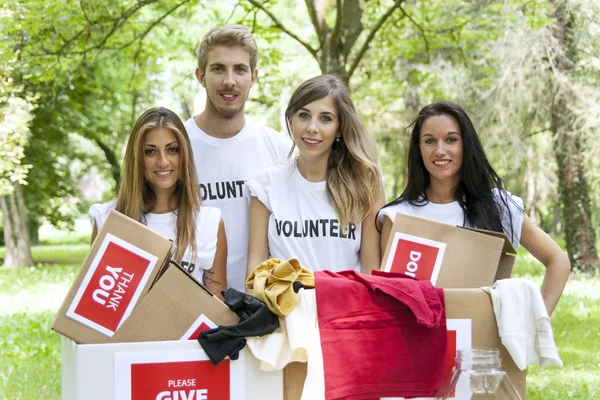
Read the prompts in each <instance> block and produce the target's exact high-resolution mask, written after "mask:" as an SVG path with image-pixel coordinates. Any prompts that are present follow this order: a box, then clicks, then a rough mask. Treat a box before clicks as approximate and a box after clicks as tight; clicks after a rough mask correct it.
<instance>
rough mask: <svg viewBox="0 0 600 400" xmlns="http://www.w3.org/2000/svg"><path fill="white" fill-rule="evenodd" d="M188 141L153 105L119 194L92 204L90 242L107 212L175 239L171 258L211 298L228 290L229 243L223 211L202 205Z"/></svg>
mask: <svg viewBox="0 0 600 400" xmlns="http://www.w3.org/2000/svg"><path fill="white" fill-rule="evenodd" d="M200 202H201V199H200V194H199V190H198V180H197V177H196V168H195V166H194V160H193V154H192V150H191V145H190V139H189V137H188V134H187V132H186V130H185V128H184V126H183V123H182V122H181V120H180V119H179V117H178V116H177V115H176V114H175V113H173V112H172V111H170V110H168V109H166V108H162V107H157V108H152V109H150V110H148V111H146V112H144V113H143V114H142V115H141V116H140V117H139V118H138V120H137V121H136V123H135V125H134V126H133V128H132V130H131V134H130V136H129V139H128V142H127V148H126V151H125V157H124V160H123V168H122V174H121V184H120V189H119V195H118V196H117V198H116V199H115V200H113V201H110V202H108V203H104V204H94V205H92V206H91V207H90V211H89V215H90V220H91V222H92V227H93V233H92V241H93V240H94V238H95V237H96V235H97V233H98V229H99V228H100V227H101V226H102V225H103V224H104V221H105V220H106V218H107V217H108V214H109V212H110V210H111V209H115V210H117V211H118V212H120V213H122V214H124V215H126V216H128V217H129V218H132V219H134V220H136V221H139V222H141V223H143V224H145V225H147V226H148V227H149V228H151V229H153V230H155V231H157V232H159V233H161V234H163V235H165V236H166V237H168V238H169V239H171V240H173V241H174V242H175V244H176V246H177V248H176V249H175V254H174V256H173V258H174V259H175V260H176V261H177V262H179V263H180V264H181V265H182V266H183V267H184V268H185V269H186V270H187V271H188V272H190V274H192V276H194V277H195V278H196V279H197V280H199V281H201V282H202V283H204V285H205V286H206V287H207V288H208V289H209V290H210V291H211V292H212V293H214V294H215V295H217V296H218V297H221V293H220V292H221V290H225V289H226V288H227V275H226V268H225V264H226V260H227V242H226V238H225V228H224V226H223V221H222V220H221V212H220V210H219V209H217V208H214V207H201V206H200Z"/></svg>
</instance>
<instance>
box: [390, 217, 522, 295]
mask: <svg viewBox="0 0 600 400" xmlns="http://www.w3.org/2000/svg"><path fill="white" fill-rule="evenodd" d="M514 254H516V250H515V249H514V248H513V247H512V244H511V242H510V240H509V239H508V237H507V236H506V235H505V234H504V233H498V232H489V231H486V230H481V229H467V228H463V227H457V226H453V225H448V224H444V223H440V222H435V221H431V220H428V219H424V218H419V217H414V216H411V215H406V214H401V213H398V214H397V215H396V218H395V220H394V224H393V226H392V230H391V233H390V238H389V240H388V243H387V246H386V250H385V254H384V256H383V260H382V263H381V268H380V269H381V270H382V271H386V272H390V271H393V272H400V273H405V274H407V275H410V276H413V277H415V278H417V279H428V280H430V281H431V283H432V284H433V285H434V286H436V287H441V288H479V287H482V286H489V285H491V284H492V283H493V282H494V281H495V280H496V279H501V278H508V277H510V275H511V272H512V266H513V263H514V261H515V256H514Z"/></svg>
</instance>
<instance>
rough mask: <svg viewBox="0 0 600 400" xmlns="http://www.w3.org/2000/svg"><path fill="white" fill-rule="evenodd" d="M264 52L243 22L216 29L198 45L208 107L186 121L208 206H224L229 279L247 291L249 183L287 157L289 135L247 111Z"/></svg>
mask: <svg viewBox="0 0 600 400" xmlns="http://www.w3.org/2000/svg"><path fill="white" fill-rule="evenodd" d="M257 57H258V52H257V48H256V42H255V41H254V38H253V37H252V34H251V33H250V31H249V30H248V29H247V28H245V27H243V26H240V25H225V26H221V27H216V28H213V29H211V30H210V31H209V32H208V33H207V34H206V35H205V36H204V38H203V39H202V42H201V43H200V48H199V49H198V68H196V77H197V78H198V81H199V82H200V84H201V85H202V86H203V87H204V88H205V89H206V106H205V108H204V111H203V112H202V113H200V114H198V115H196V116H194V117H192V118H190V119H189V120H187V121H186V123H185V128H186V130H187V132H188V134H189V136H190V140H191V143H192V149H193V152H194V161H195V164H196V171H197V173H198V181H199V183H200V195H201V196H202V201H203V204H205V205H208V206H213V207H218V208H220V209H221V212H222V218H223V222H224V224H225V233H226V235H227V247H228V256H227V281H228V283H229V286H231V287H233V288H235V289H237V290H239V291H244V281H245V277H246V259H247V251H248V210H249V197H248V193H247V189H246V187H245V185H244V184H245V182H246V180H248V179H251V178H253V177H254V175H255V174H256V173H257V172H258V171H260V170H261V169H263V168H265V167H267V166H269V165H272V164H275V163H278V162H281V161H284V160H285V159H286V158H287V155H288V152H289V150H290V148H291V143H289V142H288V141H287V140H286V138H285V137H284V136H283V135H281V134H279V133H278V132H276V131H274V130H272V129H270V128H267V127H266V126H262V125H260V124H258V123H257V122H255V121H252V120H251V119H249V118H246V115H245V114H244V104H245V103H246V100H247V99H248V94H249V93H250V89H251V87H252V85H253V84H254V82H255V81H256V77H257V76H258V70H257V69H256V63H257Z"/></svg>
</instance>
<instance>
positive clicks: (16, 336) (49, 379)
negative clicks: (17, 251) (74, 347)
mask: <svg viewBox="0 0 600 400" xmlns="http://www.w3.org/2000/svg"><path fill="white" fill-rule="evenodd" d="M79 267H80V264H79V263H78V264H72V265H56V264H53V265H48V264H39V265H38V266H37V267H32V268H21V269H5V268H0V338H1V340H0V399H11V400H14V399H18V400H31V399H60V336H59V335H58V334H57V333H54V332H52V331H51V329H50V328H51V326H52V323H53V321H54V316H55V314H56V311H57V310H58V308H59V307H60V305H61V303H62V300H63V298H64V296H65V295H66V293H67V291H68V289H69V287H70V285H71V283H72V282H73V279H74V278H75V274H76V273H77V271H78V270H79Z"/></svg>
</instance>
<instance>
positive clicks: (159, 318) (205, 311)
mask: <svg viewBox="0 0 600 400" xmlns="http://www.w3.org/2000/svg"><path fill="white" fill-rule="evenodd" d="M238 321H239V317H238V316H237V314H235V313H234V312H233V311H231V310H230V309H229V307H227V306H226V305H225V304H223V303H222V302H221V301H220V300H219V299H218V298H217V297H216V296H214V295H213V294H212V293H210V292H209V291H208V290H207V289H206V288H204V287H203V286H202V285H200V283H198V282H197V281H196V280H195V279H194V278H192V276H190V275H189V274H188V273H187V272H185V271H184V270H182V269H180V268H179V267H177V266H176V265H175V264H171V265H170V266H169V267H168V268H167V270H166V272H165V273H164V274H163V275H162V276H161V277H160V278H159V279H158V281H157V282H156V284H155V285H154V286H152V289H151V290H150V292H148V294H147V295H146V296H144V298H143V299H142V300H140V302H139V303H138V305H137V306H136V308H135V309H134V310H133V312H132V314H131V315H130V316H129V318H127V320H126V321H125V322H124V323H123V325H122V326H121V327H120V328H119V330H118V331H117V332H116V333H115V334H114V335H113V336H112V337H111V338H110V340H109V342H111V343H119V342H152V341H158V340H180V339H183V340H188V339H193V340H195V339H196V338H197V337H198V335H199V334H200V332H201V331H202V330H205V329H211V328H215V327H216V326H218V325H235V324H237V323H238Z"/></svg>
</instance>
